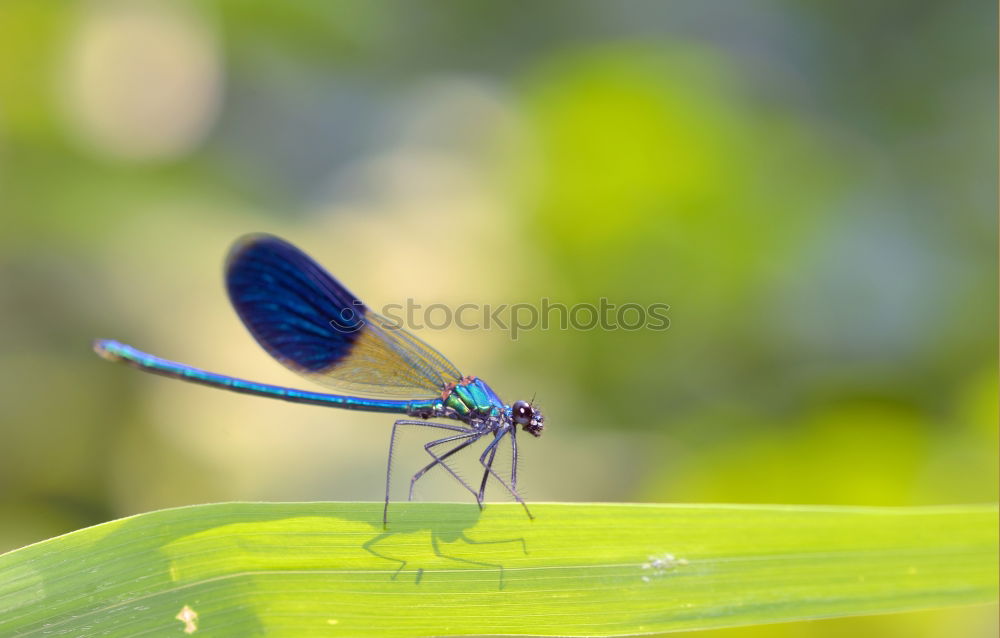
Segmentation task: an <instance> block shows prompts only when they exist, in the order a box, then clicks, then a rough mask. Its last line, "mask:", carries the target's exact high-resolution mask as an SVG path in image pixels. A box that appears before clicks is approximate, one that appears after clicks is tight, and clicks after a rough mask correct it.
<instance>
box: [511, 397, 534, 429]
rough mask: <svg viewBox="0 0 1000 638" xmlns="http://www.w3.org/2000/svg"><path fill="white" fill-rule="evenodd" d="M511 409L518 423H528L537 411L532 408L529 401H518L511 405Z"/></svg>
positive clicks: (515, 421)
mask: <svg viewBox="0 0 1000 638" xmlns="http://www.w3.org/2000/svg"><path fill="white" fill-rule="evenodd" d="M510 411H511V413H512V414H513V416H514V423H517V424H518V425H528V424H529V423H531V419H533V418H534V416H535V411H534V410H532V409H531V406H530V405H528V402H527V401H517V402H516V403H514V405H512V406H510Z"/></svg>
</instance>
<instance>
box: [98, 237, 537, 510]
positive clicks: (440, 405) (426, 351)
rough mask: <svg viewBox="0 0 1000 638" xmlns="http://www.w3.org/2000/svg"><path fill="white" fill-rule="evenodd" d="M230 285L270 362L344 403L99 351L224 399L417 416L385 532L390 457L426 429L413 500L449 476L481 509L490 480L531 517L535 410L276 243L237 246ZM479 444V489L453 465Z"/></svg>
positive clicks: (246, 241)
mask: <svg viewBox="0 0 1000 638" xmlns="http://www.w3.org/2000/svg"><path fill="white" fill-rule="evenodd" d="M225 282H226V290H227V292H228V293H229V300H230V302H231V303H232V305H233V308H234V309H235V310H236V313H237V314H238V315H239V317H240V319H241V320H242V321H243V324H244V325H245V326H246V328H247V330H249V331H250V334H251V335H253V337H254V339H256V340H257V343H259V344H260V346H261V347H263V348H264V350H266V351H267V352H268V354H270V355H271V356H272V357H274V358H275V359H277V360H278V362H280V363H281V364H282V365H284V366H285V367H287V368H288V369H290V370H292V371H293V372H296V373H298V374H299V375H301V376H303V377H304V378H306V379H309V380H311V381H314V382H317V383H319V384H320V385H324V386H327V387H329V388H332V389H334V390H336V391H338V392H343V393H344V394H328V393H325V392H311V391H307V390H298V389H294V388H288V387H283V386H277V385H269V384H265V383H258V382H256V381H249V380H246V379H239V378H236V377H231V376H227V375H223V374H217V373H214V372H207V371H205V370H201V369H199V368H195V367H192V366H189V365H186V364H183V363H178V362H176V361H168V360H167V359H161V358H160V357H156V356H154V355H151V354H148V353H146V352H142V351H140V350H137V349H136V348H133V347H132V346H129V345H126V344H124V343H121V342H118V341H115V340H112V339H98V340H96V341H94V343H93V347H94V350H95V352H97V354H98V355H100V356H101V357H103V358H105V359H108V360H110V361H116V362H120V363H125V364H128V365H131V366H133V367H136V368H138V369H140V370H143V371H145V372H151V373H154V374H159V375H163V376H166V377H171V378H174V379H180V380H182V381H189V382H192V383H200V384H202V385H207V386H211V387H214V388H220V389H223V390H230V391H233V392H240V393H243V394H251V395H256V396H261V397H268V398H273V399H281V400H284V401H291V402H293V403H305V404H311V405H321V406H327V407H333V408H343V409H348V410H362V411H367V412H387V413H395V414H401V415H405V416H406V417H410V418H400V419H397V420H396V421H395V422H394V423H393V426H392V432H391V434H390V436H389V455H388V463H387V468H386V478H385V506H384V508H383V510H382V524H383V527H385V526H387V525H388V514H389V487H390V483H391V475H392V460H393V451H394V449H395V447H396V437H397V433H398V432H399V431H400V429H401V428H428V429H432V430H436V431H437V434H436V436H437V437H438V438H435V439H434V440H432V441H430V442H428V443H426V444H425V445H424V450H425V451H426V452H427V454H428V455H429V457H430V459H429V462H428V463H427V464H426V465H425V466H424V467H422V468H421V469H420V470H419V471H417V472H416V473H415V474H414V475H413V476H412V478H411V479H410V491H409V500H413V492H414V487H415V485H416V483H417V481H419V480H420V478H421V477H423V476H424V475H425V474H426V473H427V472H429V471H430V470H432V469H434V468H435V467H441V468H443V469H444V470H445V471H447V472H448V473H449V474H450V475H451V476H452V477H454V479H455V480H457V481H458V482H459V483H460V484H461V485H462V487H464V488H465V489H466V490H468V491H469V492H471V493H472V495H473V496H474V497H475V499H476V503H477V504H478V505H479V508H480V509H482V508H483V504H484V498H485V493H486V484H487V482H488V480H489V479H490V478H491V477H492V478H494V479H495V480H496V481H497V482H499V483H500V485H502V486H503V488H504V489H505V490H506V491H507V492H509V493H510V494H511V496H513V497H514V499H515V500H516V501H517V502H518V503H520V504H521V505H522V506H523V507H524V511H525V513H526V514H527V515H528V517H529V518H534V517H533V516H532V514H531V511H530V510H529V509H528V505H527V504H526V503H525V502H524V499H523V498H521V495H520V494H519V493H518V491H517V463H518V451H517V430H518V427H519V426H520V428H521V429H522V430H523V431H525V432H527V433H528V434H530V435H532V436H535V437H538V436H541V434H542V430H543V429H544V427H545V426H544V423H545V419H544V417H543V416H542V412H541V410H539V408H538V407H536V406H535V405H534V400H532V401H523V400H522V401H515V402H514V403H512V404H509V405H508V404H506V403H504V402H503V401H502V400H501V399H500V397H499V396H498V395H497V393H496V392H494V391H493V389H492V388H490V386H489V385H488V384H487V383H486V382H485V381H483V380H482V379H479V378H478V377H473V376H466V375H463V374H462V373H460V372H459V371H458V368H456V367H455V365H454V364H452V363H451V361H449V360H448V359H447V358H445V357H444V355H442V354H441V353H439V352H438V351H437V350H435V349H434V348H432V347H431V346H429V345H428V344H426V343H425V342H423V341H422V340H420V339H418V338H417V337H416V336H414V335H413V334H411V333H409V332H407V331H406V330H405V329H404V328H403V327H402V325H401V324H400V322H397V321H392V320H390V319H388V318H386V317H383V316H382V315H379V314H378V313H376V312H373V311H372V310H371V309H370V308H368V307H367V306H365V305H364V303H362V302H361V301H360V300H359V299H358V298H357V297H355V296H354V295H353V294H352V293H351V292H350V291H348V290H347V288H345V287H344V286H343V284H341V283H340V282H339V281H337V280H336V279H335V278H334V277H333V276H332V275H330V273H328V272H327V271H326V270H324V269H323V267H322V266H320V265H319V264H317V263H316V262H315V261H314V260H313V259H312V258H310V257H309V256H308V255H306V254H305V253H304V252H302V251H301V250H299V249H298V248H296V247H295V246H293V245H292V244H290V243H289V242H287V241H285V240H283V239H281V238H279V237H275V236H274V235H268V234H253V235H247V236H245V237H242V238H240V239H238V240H237V241H236V243H235V244H234V245H233V247H232V249H231V250H230V252H229V256H228V257H227V259H226V266H225ZM431 419H440V420H438V421H432V420H431ZM441 420H447V422H442V421H441ZM504 439H507V441H509V445H510V449H511V467H510V473H509V475H508V478H506V479H505V478H504V476H503V475H501V473H500V472H498V471H497V470H496V469H495V468H494V467H493V465H494V460H495V459H496V456H497V451H498V450H499V448H500V446H501V444H502V443H503V441H504ZM480 440H486V441H488V443H487V445H486V447H485V449H484V450H483V452H482V453H481V454H480V456H479V464H480V465H481V466H482V471H483V475H482V481H481V482H480V484H479V486H478V489H477V488H476V487H474V486H472V485H469V483H467V482H466V481H465V479H463V478H462V477H461V476H459V474H458V473H457V472H456V470H455V469H454V467H452V465H451V464H450V463H449V459H451V457H453V456H454V455H456V454H457V453H459V452H461V451H462V450H464V449H466V448H468V447H470V446H472V445H473V444H475V443H476V442H477V441H480Z"/></svg>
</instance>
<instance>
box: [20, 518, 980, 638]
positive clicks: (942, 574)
mask: <svg viewBox="0 0 1000 638" xmlns="http://www.w3.org/2000/svg"><path fill="white" fill-rule="evenodd" d="M533 511H534V513H535V517H536V518H535V520H534V521H531V520H528V519H527V518H526V517H525V516H524V513H523V510H521V509H520V507H519V506H513V505H489V506H488V507H487V508H486V510H485V511H484V512H482V513H481V514H480V512H479V510H478V509H477V508H476V507H475V506H474V505H466V504H436V503H407V504H393V506H392V508H391V510H390V525H389V527H388V529H385V530H383V529H382V524H381V504H373V503H308V504H283V503H275V504H264V503H231V504H219V505H205V506H193V507H185V508H179V509H173V510H164V511H159V512H151V513H149V514H143V515H139V516H135V517H131V518H127V519H122V520H120V521H113V522H111V523H107V524H103V525H98V526H95V527H92V528H88V529H84V530H79V531H77V532H73V533H71V534H67V535H65V536H61V537H58V538H54V539H50V540H48V541H44V542H42V543H39V544H36V545H32V546H29V547H26V548H23V549H20V550H17V551H14V552H10V553H8V554H6V555H4V556H0V635H3V636H7V635H11V636H44V635H53V634H62V635H73V636H97V635H101V636H132V635H141V634H149V635H162V634H163V633H167V632H174V633H183V630H184V629H185V627H187V628H188V629H191V630H192V631H193V635H198V634H199V633H201V634H206V635H212V636H216V635H223V636H228V635H232V636H252V635H264V634H267V635H271V636H314V635H315V636H323V635H337V634H346V635H380V636H384V635H414V634H417V635H427V634H433V635H470V634H508V635H509V634H531V635H581V636H600V635H628V634H639V633H655V632H664V631H672V630H681V629H696V628H711V627H723V626H732V625H743V624H755V623H770V622H782V621H789V620H800V619H808V618H822V617H833V616H843V615H857V614H871V613H886V612H893V611H906V610H916V609H926V608H931V607H941V606H947V605H961V604H975V603H988V602H992V601H995V600H996V597H997V570H996V565H997V534H998V524H997V521H998V516H997V508H996V506H995V505H993V506H955V507H935V508H844V507H803V506H717V505H688V506H681V505H606V504H578V505H576V504H537V505H534V506H533ZM185 610H187V611H186V612H185ZM185 613H187V614H188V616H189V618H188V620H189V622H188V624H185V622H184V621H183V620H179V619H178V618H177V616H178V615H181V616H184V614H185ZM192 613H193V614H197V617H196V618H194V617H190V614H192Z"/></svg>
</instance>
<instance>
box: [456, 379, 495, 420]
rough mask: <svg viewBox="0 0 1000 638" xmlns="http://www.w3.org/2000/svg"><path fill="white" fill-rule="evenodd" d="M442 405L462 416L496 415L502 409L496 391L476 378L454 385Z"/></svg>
mask: <svg viewBox="0 0 1000 638" xmlns="http://www.w3.org/2000/svg"><path fill="white" fill-rule="evenodd" d="M444 405H445V407H447V408H451V409H452V410H454V411H455V413H456V414H458V415H459V416H463V417H464V416H469V415H471V414H476V415H482V416H497V415H499V414H500V412H501V410H503V402H502V401H501V400H500V398H499V397H498V396H497V395H496V393H495V392H493V390H492V389H491V388H490V386H488V385H486V383H484V382H483V381H482V380H480V379H477V378H473V379H468V380H467V381H465V382H464V383H459V384H457V385H455V387H454V388H452V389H451V391H450V392H449V393H448V396H447V397H446V398H445V400H444Z"/></svg>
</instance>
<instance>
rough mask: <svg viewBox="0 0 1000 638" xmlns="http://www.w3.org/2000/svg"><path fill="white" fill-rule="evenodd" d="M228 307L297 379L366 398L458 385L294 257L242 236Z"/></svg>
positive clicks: (432, 358) (411, 341)
mask: <svg viewBox="0 0 1000 638" xmlns="http://www.w3.org/2000/svg"><path fill="white" fill-rule="evenodd" d="M226 287H227V289H228V291H229V299H230V301H231V302H232V304H233V307H234V308H235V309H236V312H237V313H238V314H239V316H240V319H242V320H243V323H244V325H246V327H247V329H248V330H249V331H250V334H252V335H253V336H254V338H255V339H256V340H257V342H258V343H259V344H260V345H261V346H262V347H263V348H264V349H265V350H267V352H268V353H270V354H271V356H272V357H274V358H275V359H277V360H278V361H280V362H281V363H282V364H284V365H285V366H286V367H287V368H289V369H290V370H292V371H294V372H297V373H299V374H301V375H303V376H304V377H306V378H308V379H311V380H313V381H316V382H318V383H321V384H323V385H327V386H330V387H334V388H340V389H347V390H351V391H355V392H359V393H362V394H367V395H390V396H416V397H423V396H426V395H427V394H428V393H431V394H434V393H437V392H439V391H440V390H441V389H442V387H443V386H444V385H445V384H447V383H449V382H453V381H457V380H458V379H459V378H461V376H462V375H461V374H460V373H459V371H458V370H457V369H456V368H455V366H454V365H452V363H451V362H450V361H448V360H447V359H446V358H445V357H444V356H442V355H441V354H440V353H438V352H437V351H436V350H434V349H433V348H431V347H430V346H428V345H427V344H425V343H424V342H423V341H421V340H419V339H417V338H416V337H414V336H413V335H411V334H409V333H407V332H406V331H405V330H403V329H402V328H396V327H392V326H391V325H390V324H388V323H387V322H386V321H385V320H384V319H383V318H382V317H380V316H379V315H377V314H375V313H373V312H372V311H371V310H369V309H368V308H367V307H366V306H365V305H364V304H363V303H361V301H360V300H359V299H358V298H357V297H355V296H354V295H353V294H351V292H350V291H348V290H347V289H346V288H344V287H343V286H342V285H341V284H340V283H339V282H338V281H337V280H336V279H334V278H333V277H332V276H331V275H330V274H329V273H327V272H326V271H325V270H323V268H322V267H321V266H319V265H318V264H317V263H316V262H315V261H313V260H312V259H311V258H310V257H309V256H308V255H306V254H305V253H303V252H302V251H301V250H299V249H298V248H296V247H295V246H292V245H291V244H289V243H288V242H286V241H284V240H282V239H279V238H277V237H274V236H272V235H248V236H246V237H243V238H241V239H240V240H238V241H237V242H236V244H235V245H234V246H233V248H232V250H231V251H230V253H229V258H228V259H227V261H226Z"/></svg>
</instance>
